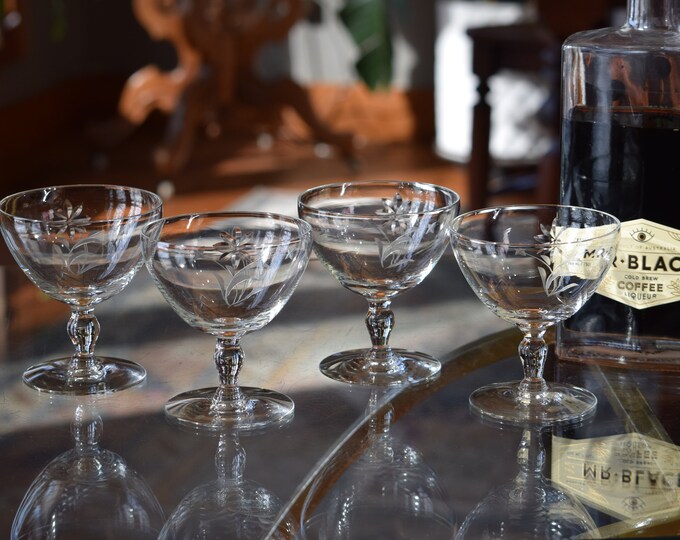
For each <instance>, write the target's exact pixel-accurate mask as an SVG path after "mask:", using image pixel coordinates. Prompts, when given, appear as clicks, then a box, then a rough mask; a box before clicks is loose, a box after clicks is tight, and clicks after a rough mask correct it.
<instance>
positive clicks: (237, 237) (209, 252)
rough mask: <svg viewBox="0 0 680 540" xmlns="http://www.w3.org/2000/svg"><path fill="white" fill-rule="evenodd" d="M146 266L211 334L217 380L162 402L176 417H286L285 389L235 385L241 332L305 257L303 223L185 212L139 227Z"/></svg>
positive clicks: (288, 291)
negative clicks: (214, 343) (213, 385)
mask: <svg viewBox="0 0 680 540" xmlns="http://www.w3.org/2000/svg"><path fill="white" fill-rule="evenodd" d="M142 237H143V248H144V255H145V257H146V265H147V268H148V270H149V273H150V274H151V276H152V277H153V279H154V281H155V283H156V285H157V286H158V288H159V289H160V291H161V293H162V294H163V296H164V297H165V299H166V300H167V301H168V303H169V304H170V306H172V308H173V309H174V310H175V312H176V313H177V314H178V315H179V316H180V317H181V318H182V319H183V320H184V321H185V322H186V323H187V324H189V325H190V326H192V327H194V328H197V329H199V330H202V331H203V332H206V333H208V334H211V335H213V336H215V337H216V338H217V343H216V346H215V353H214V356H213V358H214V360H215V365H216V367H217V370H218V372H219V377H220V384H219V386H217V387H211V388H203V389H199V390H193V391H189V392H185V393H183V394H180V395H178V396H175V397H174V398H172V399H171V400H170V401H169V402H168V403H167V404H166V406H165V411H166V413H167V414H168V416H169V417H170V418H171V419H173V420H175V421H177V422H178V423H180V424H181V425H184V426H187V427H192V428H197V429H207V430H211V431H223V430H230V431H249V430H254V429H260V428H262V427H266V426H269V425H273V424H277V423H278V424H280V423H282V422H284V421H286V420H289V419H290V415H292V414H293V409H294V404H293V401H292V400H291V399H290V398H289V397H288V396H286V395H284V394H281V393H278V392H274V391H272V390H266V389H261V388H252V387H245V386H240V385H238V383H237V378H238V374H239V371H240V369H241V365H242V363H243V359H244V356H243V351H242V349H241V345H240V342H241V338H242V337H243V335H245V334H246V333H248V332H253V331H255V330H259V329H260V328H262V327H263V326H265V325H266V324H268V323H269V321H271V320H272V319H273V318H274V317H275V316H276V314H277V313H278V312H279V311H280V310H281V309H282V308H283V306H284V305H285V303H286V302H287V301H288V299H289V298H290V296H291V295H292V294H293V291H294V290H295V287H296V286H297V284H298V282H299V281H300V278H301V277H302V274H303V273H304V270H305V268H306V266H307V261H308V260H309V252H310V250H311V237H310V230H309V225H307V224H306V223H305V222H304V221H302V220H299V219H297V218H291V217H285V216H280V215H276V214H266V213H248V212H239V213H236V212H234V213H212V214H191V215H185V216H177V217H173V218H167V219H162V220H158V221H156V222H154V223H151V224H150V225H149V226H148V227H146V228H145V229H144V231H143V232H142Z"/></svg>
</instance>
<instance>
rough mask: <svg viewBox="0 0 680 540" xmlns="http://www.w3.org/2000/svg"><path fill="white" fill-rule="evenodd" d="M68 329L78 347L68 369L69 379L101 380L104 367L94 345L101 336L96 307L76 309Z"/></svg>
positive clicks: (75, 380) (78, 380) (72, 340)
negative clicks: (96, 354) (95, 352)
mask: <svg viewBox="0 0 680 540" xmlns="http://www.w3.org/2000/svg"><path fill="white" fill-rule="evenodd" d="M66 330H67V332H68V335H69V337H70V338H71V342H72V343H73V346H74V347H75V348H76V352H75V354H74V355H73V356H72V357H71V365H70V366H69V369H68V377H69V379H70V380H72V381H74V382H97V381H101V380H102V379H103V378H104V368H103V366H102V364H101V362H99V361H98V360H97V359H96V358H95V356H94V345H95V343H96V342H97V338H98V337H99V321H98V320H97V317H95V315H94V309H93V308H86V309H74V310H73V311H72V312H71V318H70V319H69V321H68V324H67V325H66Z"/></svg>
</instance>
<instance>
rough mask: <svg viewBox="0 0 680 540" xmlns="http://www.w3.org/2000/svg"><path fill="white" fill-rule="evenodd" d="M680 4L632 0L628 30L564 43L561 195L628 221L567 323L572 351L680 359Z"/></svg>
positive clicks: (562, 351) (564, 329)
mask: <svg viewBox="0 0 680 540" xmlns="http://www.w3.org/2000/svg"><path fill="white" fill-rule="evenodd" d="M679 11H680V7H678V2H677V0H628V22H627V24H626V25H624V26H623V27H622V28H617V29H614V28H610V29H603V30H595V31H588V32H581V33H578V34H575V35H574V36H571V37H570V38H569V39H568V40H567V41H566V42H565V44H564V46H563V86H562V98H563V105H562V107H563V127H562V186H561V202H562V203H565V204H573V205H578V206H587V207H592V208H597V209H599V210H604V211H606V212H610V213H612V214H614V215H616V217H618V218H619V219H620V220H621V221H622V223H623V227H622V232H621V244H620V246H619V250H618V252H617V257H616V261H615V263H614V266H613V267H612V270H611V271H610V272H609V274H608V275H607V277H606V278H605V280H604V281H603V283H602V285H601V286H600V288H599V289H598V293H600V294H596V295H594V296H593V298H591V299H590V300H589V301H588V303H586V305H585V306H584V307H583V308H582V309H581V311H580V312H579V313H577V314H576V315H575V316H574V317H572V318H571V319H569V320H568V321H566V322H565V323H564V324H563V325H561V327H560V328H559V331H558V343H557V353H558V355H559V356H561V357H568V358H569V357H570V358H583V357H598V358H601V359H609V360H613V361H617V362H622V361H625V362H630V361H652V362H660V363H669V364H677V365H679V366H680V325H678V324H677V320H678V317H680V303H679V302H680V212H679V211H678V205H677V202H676V199H675V195H674V193H675V191H676V190H677V187H675V186H676V184H677V183H678V181H677V160H678V156H677V154H676V152H677V149H678V148H680V33H679V32H678V22H679V21H680V13H678V12H679Z"/></svg>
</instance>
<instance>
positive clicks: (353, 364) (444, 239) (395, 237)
mask: <svg viewBox="0 0 680 540" xmlns="http://www.w3.org/2000/svg"><path fill="white" fill-rule="evenodd" d="M459 200H460V198H459V197H458V195H457V194H456V193H455V192H454V191H451V190H450V189H447V188H444V187H440V186H435V185H431V184H424V183H418V182H402V181H379V182H345V183H337V184H330V185H326V186H320V187H316V188H313V189H310V190H308V191H306V192H304V193H303V194H302V195H301V196H300V197H299V199H298V211H299V214H300V217H301V218H303V219H304V220H305V221H307V222H308V223H309V224H310V225H311V226H312V237H313V239H314V250H315V252H316V253H317V255H318V256H319V258H320V259H321V261H322V262H323V263H324V264H325V266H326V267H327V268H328V269H329V270H330V271H331V273H332V274H333V276H335V278H336V279H338V281H340V283H341V284H342V285H343V286H344V287H346V288H347V289H349V290H350V291H352V292H355V293H357V294H360V295H362V296H363V297H364V298H366V300H368V304H369V309H368V314H367V316H366V326H367V327H368V331H369V334H370V336H371V342H372V347H371V348H368V349H356V350H350V351H344V352H339V353H336V354H333V355H331V356H329V357H328V358H326V359H324V360H323V361H322V362H321V366H320V369H321V371H322V372H323V373H324V374H325V375H327V376H328V377H330V378H332V379H335V380H339V381H342V382H347V383H356V384H369V385H376V386H396V385H404V384H415V383H420V382H423V381H428V380H431V379H433V378H435V377H436V376H438V374H439V371H440V370H441V365H440V363H439V361H438V360H435V359H434V358H432V357H430V356H429V355H427V354H424V353H421V352H416V351H408V350H404V349H394V348H391V347H390V346H389V345H388V340H389V337H390V332H391V331H392V327H393V326H394V314H393V313H392V311H391V309H390V306H391V303H392V300H393V299H394V297H395V296H397V295H398V294H400V293H401V292H403V291H406V290H408V289H411V288H413V287H415V286H416V285H418V284H419V283H420V282H421V281H422V280H423V279H425V277H426V276H427V275H428V274H429V272H430V271H431V270H432V268H434V265H435V264H436V263H437V261H439V259H440V257H441V256H442V254H443V253H444V250H445V249H446V246H447V245H448V240H449V226H450V223H451V220H452V219H453V217H454V216H455V215H456V214H457V212H458V208H459Z"/></svg>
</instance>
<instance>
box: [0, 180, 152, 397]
mask: <svg viewBox="0 0 680 540" xmlns="http://www.w3.org/2000/svg"><path fill="white" fill-rule="evenodd" d="M161 211H162V201H161V199H160V197H158V196H157V195H155V194H154V193H151V192H148V191H144V190H140V189H136V188H130V187H124V186H112V185H74V186H56V187H49V188H40V189H35V190H30V191H25V192H21V193H17V194H14V195H10V196H8V197H5V198H4V199H3V200H2V201H0V220H1V223H2V234H3V237H4V239H5V242H6V243H7V246H8V247H9V250H10V252H11V253H12V255H13V257H14V259H15V260H16V261H17V263H18V264H19V266H20V267H21V269H22V270H23V271H24V273H25V274H26V276H28V278H29V279H30V280H31V281H32V282H33V283H34V284H35V285H37V286H38V287H39V288H40V289H41V290H42V291H43V292H45V293H46V294H47V295H49V296H51V297H52V298H54V299H56V300H59V301H61V302H64V303H65V304H68V305H69V306H70V307H71V309H72V314H71V318H70V320H69V323H68V326H67V330H68V334H69V337H70V339H71V341H72V343H73V345H74V347H75V353H74V355H73V356H72V357H71V358H62V359H56V360H49V361H47V362H42V363H40V364H37V365H35V366H33V367H31V368H29V369H28V370H26V372H25V373H24V381H25V382H26V383H27V384H28V385H29V386H31V387H33V388H36V389H38V390H41V391H46V392H54V393H67V394H77V395H83V394H93V393H105V392H112V391H115V390H120V389H123V388H127V387H129V386H131V385H134V384H137V383H139V382H141V381H142V380H144V377H145V376H146V372H145V370H144V368H142V367H141V366H139V365H138V364H136V363H134V362H131V361H128V360H122V359H117V358H107V357H102V356H97V355H95V354H94V346H95V343H96V341H97V337H98V335H99V322H98V321H97V318H96V317H95V315H94V306H95V305H97V304H99V303H100V302H103V301H104V300H106V299H108V298H110V297H112V296H114V295H116V294H118V293H120V292H121V291H122V290H123V289H124V288H125V287H126V286H127V285H128V283H130V281H131V280H132V278H133V276H134V275H135V274H136V272H137V270H138V269H139V268H140V267H141V265H142V263H143V260H142V250H141V245H140V239H139V233H140V231H141V228H142V226H144V225H145V224H146V223H147V222H149V221H151V220H153V219H156V218H158V217H160V215H161Z"/></svg>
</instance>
